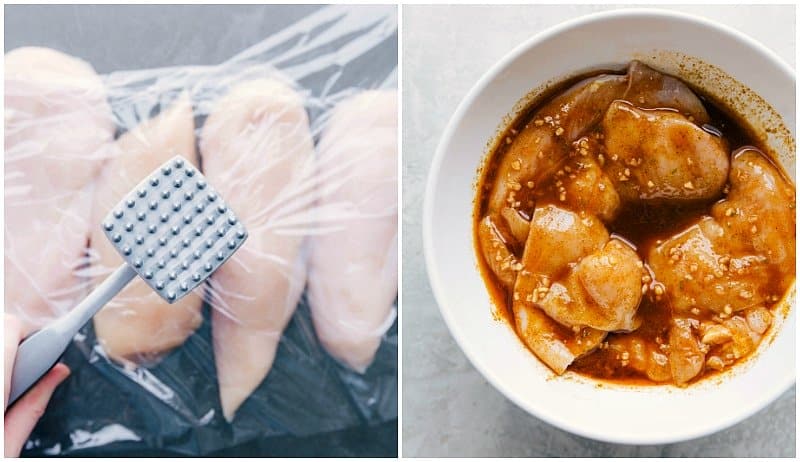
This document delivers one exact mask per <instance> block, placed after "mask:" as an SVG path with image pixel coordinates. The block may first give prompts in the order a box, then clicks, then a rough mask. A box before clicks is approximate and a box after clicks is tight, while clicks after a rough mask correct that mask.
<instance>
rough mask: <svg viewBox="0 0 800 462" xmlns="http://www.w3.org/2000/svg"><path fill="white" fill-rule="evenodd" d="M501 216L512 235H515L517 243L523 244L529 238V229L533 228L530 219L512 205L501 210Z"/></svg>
mask: <svg viewBox="0 0 800 462" xmlns="http://www.w3.org/2000/svg"><path fill="white" fill-rule="evenodd" d="M500 216H501V217H503V219H504V220H505V222H506V224H507V225H508V230H509V231H510V232H511V236H513V237H514V243H515V244H523V243H524V242H525V240H527V239H528V231H530V228H531V222H530V220H529V219H528V218H527V217H525V216H523V215H522V213H521V212H520V211H519V210H516V209H513V208H511V207H504V208H503V210H501V211H500Z"/></svg>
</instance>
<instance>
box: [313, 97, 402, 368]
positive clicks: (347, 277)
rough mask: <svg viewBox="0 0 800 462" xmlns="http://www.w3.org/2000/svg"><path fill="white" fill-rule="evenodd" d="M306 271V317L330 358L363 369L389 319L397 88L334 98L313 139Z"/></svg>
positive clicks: (393, 289) (393, 258)
mask: <svg viewBox="0 0 800 462" xmlns="http://www.w3.org/2000/svg"><path fill="white" fill-rule="evenodd" d="M318 151H319V156H318V167H317V175H318V177H319V179H320V184H319V185H318V188H319V189H318V190H319V193H320V197H319V201H318V203H317V205H318V207H319V210H320V215H321V218H322V219H323V222H322V224H323V225H328V226H331V227H334V229H335V231H333V232H329V233H324V234H320V235H317V236H313V237H312V238H311V254H310V259H309V271H308V297H309V302H310V305H311V319H312V320H313V322H314V327H315V329H316V332H317V335H318V336H319V339H320V341H321V342H322V345H323V346H324V347H325V349H326V350H327V351H328V353H330V354H331V356H333V357H334V358H336V359H337V360H339V361H341V362H342V363H344V364H346V365H347V366H349V367H350V368H352V369H354V370H356V371H358V372H361V373H363V372H364V371H365V370H366V369H367V367H368V366H369V365H370V363H372V360H373V358H374V357H375V352H376V351H377V349H378V346H379V345H380V341H381V337H382V336H383V334H384V333H385V332H386V330H387V329H389V327H391V325H392V321H394V318H395V314H396V313H395V311H394V309H393V308H392V305H393V301H394V299H395V296H396V294H397V92H395V91H370V92H364V93H361V94H359V95H357V96H355V97H353V98H351V99H348V100H346V101H344V102H342V103H340V104H339V105H338V106H337V108H336V109H335V111H334V112H333V115H332V116H331V118H330V120H329V121H328V126H327V127H326V128H325V131H324V132H323V134H322V138H321V139H320V142H319V147H318Z"/></svg>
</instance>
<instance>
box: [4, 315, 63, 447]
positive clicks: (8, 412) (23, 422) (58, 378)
mask: <svg viewBox="0 0 800 462" xmlns="http://www.w3.org/2000/svg"><path fill="white" fill-rule="evenodd" d="M3 324H4V325H5V361H6V363H5V364H6V368H5V373H6V374H5V378H6V380H5V394H4V395H3V409H5V420H4V422H3V427H4V430H5V431H4V435H5V456H6V457H18V456H19V454H20V452H21V451H22V445H23V444H25V441H26V440H27V439H28V435H30V433H31V432H32V431H33V427H34V426H35V425H36V422H38V421H39V418H40V417H41V416H42V414H44V410H45V409H46V408H47V402H48V401H50V396H52V394H53V390H55V389H56V387H57V386H58V384H59V383H61V382H62V381H63V380H64V379H66V378H67V376H68V375H69V368H68V367H67V366H65V365H64V364H60V363H59V364H56V365H55V367H53V368H52V369H51V370H50V372H48V373H47V374H45V375H44V377H42V379H41V380H39V382H38V383H37V384H36V385H34V386H33V387H32V388H31V389H30V390H28V392H27V393H25V394H24V395H22V397H20V398H19V399H18V400H17V402H15V403H14V405H13V406H11V408H10V409H9V408H8V394H9V392H10V389H11V371H12V370H13V369H14V358H15V357H16V356H17V347H18V346H19V342H20V341H22V339H23V338H25V331H24V328H23V326H22V323H21V322H20V320H19V319H17V318H16V317H15V316H13V315H10V314H6V315H4V317H3Z"/></svg>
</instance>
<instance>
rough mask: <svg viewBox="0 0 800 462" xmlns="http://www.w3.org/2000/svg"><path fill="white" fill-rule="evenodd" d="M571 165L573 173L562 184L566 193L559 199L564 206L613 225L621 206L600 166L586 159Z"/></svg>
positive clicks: (612, 186)
mask: <svg viewBox="0 0 800 462" xmlns="http://www.w3.org/2000/svg"><path fill="white" fill-rule="evenodd" d="M587 145H588V143H587ZM581 149H586V148H581ZM569 165H570V166H571V170H572V173H570V174H569V175H565V177H564V179H563V180H562V182H563V188H564V190H563V196H560V197H559V199H560V198H561V197H563V198H564V201H563V202H564V204H565V205H567V206H569V208H570V209H572V210H582V211H584V212H586V213H590V214H592V215H597V217H598V218H600V219H601V220H603V221H604V222H606V223H609V222H611V221H613V220H614V218H615V217H616V216H617V214H618V212H619V210H620V206H621V202H620V198H619V194H617V190H616V188H615V187H614V184H613V182H612V181H611V179H610V178H609V177H608V176H607V175H606V174H605V173H604V172H603V170H602V169H601V168H600V165H599V164H598V162H597V161H596V160H595V159H594V157H592V156H590V155H587V156H585V157H578V158H576V160H575V161H574V162H570V163H569Z"/></svg>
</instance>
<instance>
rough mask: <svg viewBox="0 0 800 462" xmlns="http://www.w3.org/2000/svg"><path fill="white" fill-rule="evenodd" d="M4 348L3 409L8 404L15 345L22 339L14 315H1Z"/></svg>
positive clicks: (20, 323)
mask: <svg viewBox="0 0 800 462" xmlns="http://www.w3.org/2000/svg"><path fill="white" fill-rule="evenodd" d="M3 328H4V334H5V338H4V345H3V347H4V349H3V351H4V352H5V361H6V362H5V373H6V375H5V376H4V377H5V383H4V389H3V409H4V410H5V409H6V407H7V406H8V393H9V391H10V390H11V371H13V370H14V358H15V357H16V356H17V347H19V342H20V341H21V340H22V322H20V320H19V319H17V317H16V316H14V315H11V314H5V315H4V316H3Z"/></svg>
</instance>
